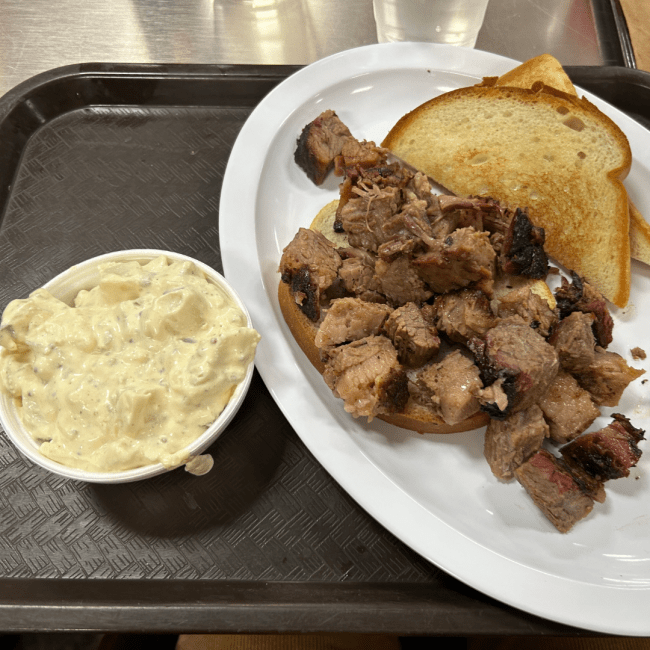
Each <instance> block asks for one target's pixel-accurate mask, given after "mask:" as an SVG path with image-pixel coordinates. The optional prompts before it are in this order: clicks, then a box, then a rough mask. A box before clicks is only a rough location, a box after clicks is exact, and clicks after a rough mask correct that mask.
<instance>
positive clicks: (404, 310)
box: [384, 302, 440, 368]
mask: <svg viewBox="0 0 650 650" xmlns="http://www.w3.org/2000/svg"><path fill="white" fill-rule="evenodd" d="M384 327H385V329H386V333H387V334H388V336H389V337H390V339H391V340H392V341H393V345H394V346H395V348H396V349H397V356H398V358H399V360H400V363H402V364H403V365H405V366H407V367H410V368H416V367H419V366H423V365H424V364H425V363H428V362H429V361H431V360H432V359H434V358H435V357H436V355H437V354H438V350H439V349H440V339H439V338H438V332H437V331H436V328H435V327H433V325H431V324H430V323H428V322H427V321H426V320H425V318H424V315H423V314H422V310H421V309H420V308H419V307H418V306H417V305H416V304H415V303H414V302H409V303H407V304H406V305H404V306H402V307H398V308H397V309H395V310H394V311H393V312H392V314H390V316H389V317H388V319H387V320H386V323H385V325H384Z"/></svg>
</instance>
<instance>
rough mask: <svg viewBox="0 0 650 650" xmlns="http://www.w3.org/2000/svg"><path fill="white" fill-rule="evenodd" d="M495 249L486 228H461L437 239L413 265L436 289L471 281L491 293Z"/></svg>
mask: <svg viewBox="0 0 650 650" xmlns="http://www.w3.org/2000/svg"><path fill="white" fill-rule="evenodd" d="M495 259H496V253H495V252H494V249H493V248H492V245H491V244H490V239H489V237H488V235H487V233H485V232H478V231H476V230H474V228H460V229H458V230H455V231H454V232H452V233H451V234H450V235H448V236H447V237H446V238H445V239H443V240H434V242H432V244H431V245H430V247H429V250H428V251H427V252H426V253H423V254H421V255H418V256H416V257H415V259H414V260H413V265H414V266H415V267H416V268H417V269H418V271H419V273H420V275H421V276H422V278H423V279H424V281H425V282H426V283H427V284H428V285H429V287H430V288H431V289H432V291H434V292H435V293H447V292H449V291H454V290H456V289H463V288H464V287H467V286H469V285H472V286H474V287H476V288H477V289H481V290H482V291H483V292H484V293H485V294H487V295H488V296H491V295H492V288H493V284H494V270H495Z"/></svg>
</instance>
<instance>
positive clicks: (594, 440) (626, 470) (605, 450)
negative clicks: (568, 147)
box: [560, 413, 645, 481]
mask: <svg viewBox="0 0 650 650" xmlns="http://www.w3.org/2000/svg"><path fill="white" fill-rule="evenodd" d="M612 417H613V421H612V423H611V424H610V425H609V426H607V427H605V428H604V429H601V430H600V431H594V432H592V433H587V434H585V435H583V436H580V437H579V438H576V439H575V440H573V441H572V442H570V443H569V444H568V445H565V446H564V447H562V449H561V450H560V452H561V454H562V457H563V458H564V459H565V461H566V462H567V464H568V465H569V466H571V467H572V468H573V467H578V468H580V469H582V470H584V471H585V472H586V473H587V474H588V475H590V476H592V477H593V478H595V479H597V480H599V481H608V480H611V479H617V478H624V477H626V476H629V474H630V468H632V467H634V466H635V465H636V464H637V462H638V461H639V459H640V458H641V453H642V452H641V450H640V449H639V447H638V443H639V442H640V441H641V440H643V438H644V433H645V431H643V430H642V429H637V428H635V427H633V426H632V424H631V423H630V421H629V420H628V419H627V418H626V417H625V416H623V415H621V414H620V413H615V414H614V415H613V416H612Z"/></svg>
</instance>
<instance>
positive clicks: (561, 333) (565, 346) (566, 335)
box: [548, 311, 596, 374]
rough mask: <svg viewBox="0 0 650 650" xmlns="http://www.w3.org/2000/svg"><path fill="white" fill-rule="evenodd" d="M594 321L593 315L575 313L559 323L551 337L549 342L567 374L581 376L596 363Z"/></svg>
mask: <svg viewBox="0 0 650 650" xmlns="http://www.w3.org/2000/svg"><path fill="white" fill-rule="evenodd" d="M594 319H595V317H594V315H593V314H585V313H583V312H581V311H574V312H572V313H570V314H569V315H568V316H567V317H566V318H563V319H562V320H561V321H560V322H559V323H558V325H557V326H556V327H555V329H554V330H553V333H552V334H551V336H550V337H549V339H548V342H549V343H550V344H551V345H553V347H555V349H556V350H557V353H558V356H559V357H560V366H561V367H562V368H563V369H564V370H566V371H567V372H571V373H574V374H576V373H578V374H579V373H580V372H582V371H583V370H585V369H586V368H588V367H589V366H590V365H591V364H592V363H593V362H594V359H595V356H596V339H595V338H594V333H593V328H592V325H593V322H594Z"/></svg>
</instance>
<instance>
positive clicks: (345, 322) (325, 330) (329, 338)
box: [314, 298, 392, 353]
mask: <svg viewBox="0 0 650 650" xmlns="http://www.w3.org/2000/svg"><path fill="white" fill-rule="evenodd" d="M391 312H392V309H391V308H390V307H389V306H388V305H383V304H379V303H374V302H364V301H363V300H359V299H358V298H339V299H337V300H333V301H332V302H331V303H330V306H329V309H328V310H327V313H326V314H325V318H324V319H323V322H322V323H321V324H320V327H319V328H318V332H317V334H316V338H315V340H314V343H315V345H316V347H317V348H318V349H319V350H320V351H321V353H322V352H323V351H325V352H326V351H327V350H328V349H329V348H331V347H334V346H336V345H341V343H349V342H351V341H357V340H359V339H363V338H366V337H367V336H374V335H376V334H379V333H380V331H381V329H382V327H383V325H384V323H385V321H386V319H387V318H388V316H389V315H390V313H391Z"/></svg>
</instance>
